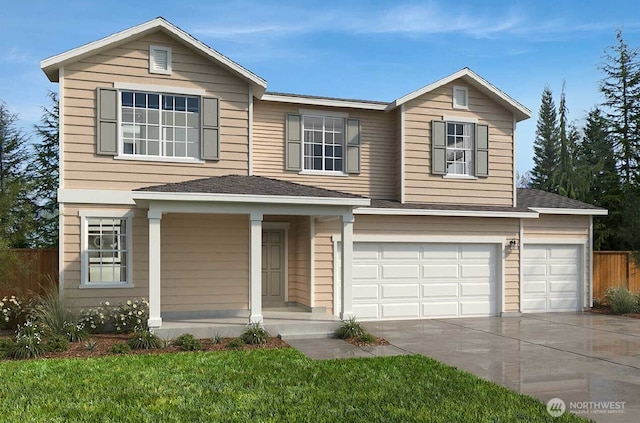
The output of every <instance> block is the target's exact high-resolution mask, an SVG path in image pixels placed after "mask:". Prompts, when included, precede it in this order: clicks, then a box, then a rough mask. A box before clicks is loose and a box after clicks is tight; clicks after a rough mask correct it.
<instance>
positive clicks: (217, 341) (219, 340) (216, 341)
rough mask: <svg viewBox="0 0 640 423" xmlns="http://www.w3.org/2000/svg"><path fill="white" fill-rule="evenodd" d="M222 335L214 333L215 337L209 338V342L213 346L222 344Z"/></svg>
mask: <svg viewBox="0 0 640 423" xmlns="http://www.w3.org/2000/svg"><path fill="white" fill-rule="evenodd" d="M222 340H223V338H222V335H220V334H219V333H216V334H215V335H213V338H211V342H213V343H214V344H222Z"/></svg>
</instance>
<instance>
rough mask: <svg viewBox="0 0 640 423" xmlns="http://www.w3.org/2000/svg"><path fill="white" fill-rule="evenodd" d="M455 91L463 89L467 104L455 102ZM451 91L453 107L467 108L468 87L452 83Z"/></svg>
mask: <svg viewBox="0 0 640 423" xmlns="http://www.w3.org/2000/svg"><path fill="white" fill-rule="evenodd" d="M456 91H464V96H465V98H466V100H467V104H464V105H460V104H458V103H457V102H456ZM452 93H453V99H452V105H453V108H454V109H464V110H469V89H468V88H467V87H462V86H460V85H454V86H453V91H452Z"/></svg>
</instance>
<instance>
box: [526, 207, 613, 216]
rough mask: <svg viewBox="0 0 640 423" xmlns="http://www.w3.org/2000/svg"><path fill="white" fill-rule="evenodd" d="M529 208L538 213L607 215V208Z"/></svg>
mask: <svg viewBox="0 0 640 423" xmlns="http://www.w3.org/2000/svg"><path fill="white" fill-rule="evenodd" d="M529 209H531V210H533V211H535V212H538V213H540V214H565V215H566V214H572V215H582V216H607V215H608V214H609V210H607V209H570V208H559V207H529Z"/></svg>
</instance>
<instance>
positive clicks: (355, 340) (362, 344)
mask: <svg viewBox="0 0 640 423" xmlns="http://www.w3.org/2000/svg"><path fill="white" fill-rule="evenodd" d="M345 341H347V342H348V343H350V344H351V345H355V346H356V347H377V346H380V345H389V341H387V340H386V339H384V338H379V337H376V342H373V343H365V342H361V341H360V340H359V339H358V338H357V337H356V338H348V339H345Z"/></svg>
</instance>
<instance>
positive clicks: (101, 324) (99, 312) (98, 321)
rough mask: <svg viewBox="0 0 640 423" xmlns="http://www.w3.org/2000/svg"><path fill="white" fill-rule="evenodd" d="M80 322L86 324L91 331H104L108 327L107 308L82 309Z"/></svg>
mask: <svg viewBox="0 0 640 423" xmlns="http://www.w3.org/2000/svg"><path fill="white" fill-rule="evenodd" d="M107 304H108V303H107ZM78 323H82V324H84V327H85V328H86V329H87V330H88V331H89V333H104V332H106V329H107V310H105V308H104V307H97V308H90V309H87V310H85V309H82V310H80V318H79V319H78Z"/></svg>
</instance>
